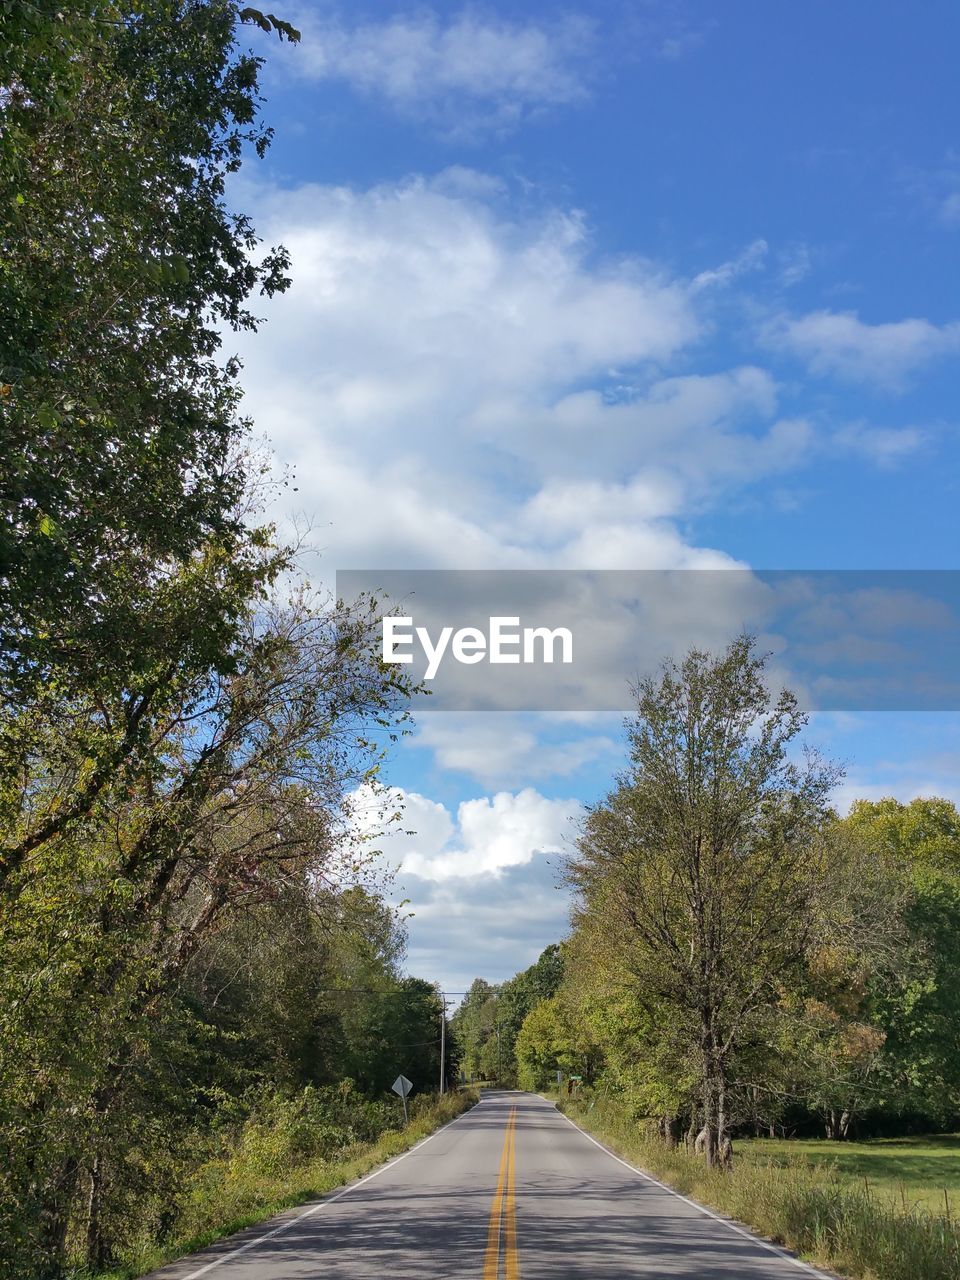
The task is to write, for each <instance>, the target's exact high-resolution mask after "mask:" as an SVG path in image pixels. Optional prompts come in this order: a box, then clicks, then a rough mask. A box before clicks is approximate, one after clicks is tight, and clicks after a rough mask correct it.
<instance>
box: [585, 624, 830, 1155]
mask: <svg viewBox="0 0 960 1280" xmlns="http://www.w3.org/2000/svg"><path fill="white" fill-rule="evenodd" d="M764 665H765V659H764V658H763V657H762V656H760V655H758V653H757V652H756V649H755V645H754V642H753V640H752V639H751V638H749V637H746V636H744V637H740V638H738V639H737V640H735V641H734V642H733V643H732V644H731V645H730V647H729V648H728V649H727V650H726V652H724V653H723V654H721V655H720V656H712V655H710V654H708V653H705V652H702V651H700V650H692V651H691V652H690V653H689V654H688V655H687V656H686V657H685V658H684V659H683V661H682V662H680V663H667V664H665V665H664V667H663V669H662V671H661V673H660V676H659V677H658V678H657V679H648V680H646V681H644V682H643V683H642V684H641V685H640V686H638V688H637V691H636V697H637V713H636V717H635V719H633V720H632V721H631V722H630V724H629V741H630V767H629V768H628V769H627V771H626V772H625V773H624V774H623V775H622V776H621V777H620V778H619V779H618V783H617V786H616V788H615V789H614V790H613V791H612V792H611V793H610V795H609V796H608V797H607V798H606V800H605V801H604V802H603V803H602V804H600V805H598V806H597V807H596V808H594V809H593V810H592V811H591V812H590V813H589V814H588V816H587V818H586V820H585V823H584V827H583V831H582V834H581V837H580V839H579V842H578V850H577V853H576V854H575V855H574V856H573V857H572V858H571V861H570V864H569V877H570V880H571V882H572V884H573V886H574V888H575V890H576V892H577V895H578V896H577V903H576V907H575V914H574V923H575V925H576V927H577V930H578V932H579V933H580V934H581V935H582V936H584V937H585V938H587V939H589V940H590V945H591V950H592V951H593V954H594V955H595V957H596V958H597V960H598V962H599V963H600V964H601V965H602V966H603V967H605V969H606V973H605V978H606V982H607V985H608V990H609V991H610V993H611V994H614V993H620V994H622V995H624V996H626V997H628V1002H629V1003H630V1004H631V1005H632V1006H634V1007H635V1008H636V1010H637V1012H638V1014H640V1015H641V1016H642V1017H643V1018H644V1019H647V1020H649V1021H650V1022H652V1023H653V1024H654V1025H656V1026H657V1027H658V1028H659V1029H660V1032H661V1033H662V1034H661V1036H660V1037H659V1038H661V1039H662V1038H663V1035H666V1036H668V1038H669V1040H670V1042H671V1044H672V1045H673V1046H674V1053H675V1056H676V1057H677V1061H678V1065H679V1064H685V1066H686V1067H687V1069H688V1070H690V1072H691V1075H692V1078H693V1079H695V1080H696V1081H697V1085H696V1097H695V1099H694V1101H695V1105H696V1108H697V1110H698V1111H699V1117H698V1118H699V1121H700V1122H701V1123H702V1132H703V1147H704V1152H705V1155H706V1159H707V1162H708V1163H710V1164H713V1163H715V1162H716V1161H717V1160H718V1158H719V1159H724V1158H725V1153H726V1151H727V1150H728V1147H729V1144H728V1142H727V1141H726V1139H727V1134H728V1127H729V1124H730V1120H731V1114H730V1108H731V1086H732V1085H733V1084H735V1083H736V1081H735V1071H734V1064H735V1062H736V1059H737V1054H738V1051H740V1050H741V1049H742V1048H744V1047H745V1046H747V1045H748V1044H749V1043H750V1041H751V1039H753V1038H754V1037H755V1036H756V1035H757V1034H759V1033H760V1032H759V1029H760V1028H761V1026H762V1023H763V1019H764V1015H765V1014H766V1013H767V1012H768V1011H770V1010H771V1009H773V1008H775V1007H776V1005H777V1003H778V1001H779V999H780V995H781V992H782V990H783V988H784V985H785V984H788V983H789V981H790V980H791V977H792V975H793V974H795V973H796V972H797V971H798V970H799V969H800V967H801V965H802V963H803V959H804V956H805V953H806V949H807V945H808V941H809V939H810V936H811V931H812V929H813V925H814V918H815V902H816V896H817V886H818V882H820V880H821V877H822V870H823V845H822V840H821V829H822V826H823V819H824V817H825V815H826V813H827V812H828V809H827V800H828V795H829V792H830V790H831V787H832V786H833V785H834V783H835V782H836V780H837V777H838V770H836V769H835V768H833V767H831V766H829V765H827V764H824V763H823V762H822V761H821V760H820V759H819V758H818V757H817V756H815V755H814V754H812V753H809V754H807V755H806V757H805V760H804V762H803V763H802V764H798V763H796V761H795V760H794V759H793V758H792V755H791V750H790V749H791V745H792V744H793V743H794V739H796V737H797V735H798V734H799V733H800V732H801V730H802V729H803V727H804V725H805V723H806V717H805V716H804V714H803V713H802V712H801V710H800V709H799V706H798V703H797V699H796V697H795V696H794V695H793V694H792V693H790V692H788V691H783V692H781V693H780V694H779V695H778V696H776V697H774V696H773V695H772V694H771V693H770V692H769V690H768V688H767V684H766V682H765V679H764V676H765V671H764Z"/></svg>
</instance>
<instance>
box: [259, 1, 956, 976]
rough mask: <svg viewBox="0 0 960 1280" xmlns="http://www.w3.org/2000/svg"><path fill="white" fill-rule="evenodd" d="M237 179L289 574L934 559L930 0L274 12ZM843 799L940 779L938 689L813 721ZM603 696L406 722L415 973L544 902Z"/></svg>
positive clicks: (938, 7)
mask: <svg viewBox="0 0 960 1280" xmlns="http://www.w3.org/2000/svg"><path fill="white" fill-rule="evenodd" d="M284 16H289V17H291V18H292V19H293V20H294V21H296V22H297V24H298V25H300V26H301V27H302V29H303V33H304V39H303V42H302V44H301V45H300V46H299V47H297V48H294V49H286V48H282V49H278V48H277V46H276V44H275V43H269V42H267V41H266V40H264V42H263V51H264V52H265V53H266V54H267V56H268V58H269V63H268V70H267V73H266V76H265V89H266V93H267V97H268V103H267V108H266V110H267V115H268V117H269V119H270V121H271V123H273V124H274V125H275V127H276V130H277V136H276V141H275V144H274V146H273V148H272V150H271V152H270V153H269V156H268V159H267V161H266V162H265V163H264V164H262V165H259V166H251V169H250V171H249V172H247V173H245V175H244V177H243V179H242V182H240V183H238V184H237V189H236V192H235V198H236V199H237V202H238V204H240V205H241V206H242V207H244V208H245V209H248V210H250V211H251V212H252V213H253V214H254V215H255V218H256V221H257V224H258V227H259V229H260V230H261V232H262V233H263V234H264V236H265V237H266V238H267V239H268V240H270V241H276V240H278V239H280V240H283V242H284V243H286V244H287V245H288V247H289V248H290V249H291V252H292V254H293V276H294V286H293V289H292V290H291V291H290V293H289V294H288V295H287V296H286V297H284V298H281V299H278V300H276V301H275V302H273V303H270V304H264V307H263V312H264V315H265V316H266V319H267V324H266V325H265V326H264V328H263V329H262V331H261V333H260V334H259V335H258V336H257V337H256V338H255V339H254V340H253V341H251V342H247V341H244V344H243V347H242V354H243V356H244V358H245V361H246V373H245V377H244V381H245V386H246V389H247V405H248V408H249V410H250V412H251V413H252V415H253V416H254V418H255V421H256V423H257V428H258V430H259V431H260V432H262V433H265V434H266V435H268V436H269V437H270V439H271V441H272V443H273V447H274V450H275V452H276V455H277V457H278V459H279V460H280V461H282V462H284V463H288V464H292V465H293V466H294V467H295V470H296V474H297V483H298V492H297V495H296V497H295V499H293V501H295V502H296V503H297V504H298V506H297V507H296V509H295V508H294V507H293V506H291V505H290V502H291V499H290V498H289V497H287V498H286V499H285V503H286V504H287V505H285V506H283V507H282V508H280V509H278V513H277V514H278V517H279V518H280V519H281V521H283V522H286V521H287V520H291V521H292V520H294V519H296V520H299V521H301V522H303V521H306V522H308V523H309V524H310V525H311V527H312V534H311V541H312V543H313V545H315V546H316V547H317V548H318V554H317V556H316V558H315V560H314V563H313V565H312V568H313V571H314V572H315V574H316V575H317V577H318V578H319V579H320V580H325V581H328V580H329V579H330V577H332V572H333V570H335V569H341V568H376V567H391V568H412V567H438V568H439V567H443V568H540V567H549V568H631V569H637V568H652V567H656V568H685V567H712V566H717V567H722V566H724V565H727V564H730V563H732V562H738V563H741V564H744V565H749V566H753V567H759V568H794V567H807V568H815V567H824V568H839V567H849V568H940V567H943V568H952V567H954V566H955V562H956V545H957V537H956V523H957V522H956V510H957V499H958V484H957V467H956V461H957V453H958V447H957V440H958V411H957V396H956V391H957V387H958V359H960V304H958V303H957V260H958V259H957V255H958V249H960V133H958V129H957V110H956V108H957V98H958V94H957V88H956V58H955V54H956V48H957V37H958V35H960V11H958V10H957V7H956V5H955V3H941V2H938V0H928V2H927V3H925V4H924V5H922V6H907V5H906V4H903V3H896V4H895V3H883V2H879V3H877V2H875V3H872V4H870V5H866V4H864V3H862V0H857V3H852V2H847V3H843V2H839V3H838V2H837V0H832V2H831V3H829V4H828V3H807V4H792V5H787V4H770V3H769V2H768V0H738V2H735V3H727V4H720V3H661V2H659V0H643V2H641V0H635V2H634V3H630V4H627V3H623V4H618V3H606V4H596V3H594V4H584V5H580V6H577V5H570V6H564V7H560V6H557V5H535V4H517V3H513V4H511V5H510V6H509V7H507V6H503V5H499V6H498V5H493V4H487V5H483V6H467V7H461V6H459V5H456V4H444V5H438V6H435V7H431V6H430V5H410V6H404V5H393V4H387V3H382V4H377V5H362V4H361V5H357V4H351V5H350V6H346V5H344V6H342V7H338V6H336V5H327V4H301V5H299V6H297V7H296V8H295V11H293V12H290V13H289V14H288V12H287V10H286V9H285V10H284ZM810 737H811V740H814V741H816V742H818V743H819V744H820V745H822V746H824V747H825V748H826V749H827V750H828V751H830V752H832V753H833V754H835V755H837V756H838V757H840V758H842V759H844V760H845V761H847V762H848V765H849V774H848V779H847V782H846V783H845V784H844V788H843V790H842V791H841V792H840V793H839V794H838V802H839V803H847V802H848V801H849V799H851V798H852V797H853V796H855V795H880V794H896V795H899V796H901V797H902V798H904V799H907V798H909V797H910V796H911V795H913V794H916V793H918V792H920V791H925V792H927V793H929V792H932V791H936V792H938V793H940V794H948V795H951V796H954V797H956V796H957V794H958V792H960V788H958V787H957V785H956V782H955V777H956V766H957V763H958V762H960V728H958V722H957V717H956V716H948V715H942V716H931V715H927V716H919V715H914V716H908V715H899V716H894V715H893V714H892V713H885V714H877V715H874V716H872V717H869V716H864V715H859V716H839V715H834V716H829V717H827V716H821V717H818V718H817V720H816V721H815V723H814V725H813V726H812V730H811V735H810ZM620 753H621V732H620V727H619V725H618V724H617V722H616V719H614V720H613V721H611V720H609V719H607V720H602V719H600V718H593V719H591V718H586V717H585V718H581V719H571V718H566V719H562V718H558V717H553V718H551V717H544V716H540V717H533V716H527V717H522V716H519V715H513V716H487V717H486V718H484V717H479V718H476V717H475V718H473V719H472V720H471V719H470V718H465V717H459V718H457V717H454V716H453V715H452V714H447V715H446V716H443V715H433V716H429V715H428V716H425V717H423V718H421V721H420V724H419V725H418V729H417V731H416V734H415V736H414V737H413V739H412V740H411V741H410V743H409V744H408V745H407V746H406V747H404V748H403V749H401V750H400V751H398V753H397V754H396V757H395V759H394V760H393V761H392V762H391V766H390V771H389V775H388V777H387V781H388V782H389V783H390V784H391V785H393V786H395V787H397V788H398V790H399V791H400V792H402V793H403V797H404V798H405V799H406V802H407V815H408V820H407V822H406V823H405V826H406V827H408V828H414V827H415V828H416V829H417V834H416V835H415V836H399V835H398V836H395V837H394V838H393V839H392V842H391V843H390V845H389V853H390V856H391V857H392V859H393V861H394V862H396V863H400V864H402V867H403V870H402V871H401V874H400V882H401V883H402V885H403V886H404V889H405V892H406V894H407V895H408V896H409V897H410V898H411V900H412V907H413V909H414V910H415V912H416V914H415V915H414V917H413V918H412V920H411V922H410V958H409V962H410V968H411V969H412V970H413V971H414V972H417V973H419V974H422V975H423V976H426V977H428V978H435V979H439V980H441V981H442V982H444V984H445V985H446V986H448V987H449V988H451V989H461V988H462V987H463V986H464V985H465V983H466V982H467V981H469V979H470V978H471V977H473V976H475V975H476V974H482V975H483V976H486V977H488V978H490V979H493V980H496V979H500V978H503V977H506V976H509V975H510V974H511V973H512V972H513V971H514V970H515V969H517V968H518V967H521V966H523V965H525V964H527V963H529V962H530V961H531V960H532V959H533V958H534V957H535V955H536V954H537V952H538V951H539V950H540V949H541V948H542V947H543V946H544V945H546V943H548V942H550V941H553V940H555V938H556V937H557V936H558V935H559V934H560V933H561V932H562V930H563V927H564V918H565V912H566V903H565V899H564V896H563V894H562V893H561V892H559V891H558V890H556V889H554V888H553V883H554V880H555V879H556V873H555V869H554V864H556V863H557V859H558V855H557V853H556V850H558V849H559V848H561V847H562V846H563V843H564V841H565V840H566V839H568V838H569V832H570V830H571V819H573V820H575V818H576V814H577V812H578V806H579V805H581V804H583V803H589V802H590V801H592V800H594V799H596V798H598V797H599V796H600V795H601V794H602V793H603V791H604V789H605V787H606V786H607V784H608V783H609V781H610V779H611V777H612V775H613V773H614V771H615V770H616V768H617V767H618V765H619V763H620V759H621V755H620Z"/></svg>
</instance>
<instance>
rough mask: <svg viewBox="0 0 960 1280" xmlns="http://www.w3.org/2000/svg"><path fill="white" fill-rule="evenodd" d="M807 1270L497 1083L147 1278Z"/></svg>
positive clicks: (790, 1277) (702, 1276) (772, 1276)
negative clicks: (340, 1176) (316, 1192)
mask: <svg viewBox="0 0 960 1280" xmlns="http://www.w3.org/2000/svg"><path fill="white" fill-rule="evenodd" d="M822 1274H823V1273H820V1272H817V1271H814V1270H813V1269H812V1268H811V1267H808V1266H806V1265H805V1264H803V1263H801V1262H798V1261H797V1260H796V1259H795V1258H793V1257H792V1256H791V1255H788V1254H786V1253H784V1252H783V1251H781V1250H777V1249H775V1248H774V1247H773V1246H771V1245H767V1244H765V1243H764V1242H762V1241H760V1240H757V1239H756V1238H755V1237H753V1236H750V1235H749V1234H748V1233H746V1232H744V1231H742V1230H740V1229H738V1228H736V1227H735V1226H734V1225H733V1224H731V1223H728V1222H726V1221H725V1220H722V1219H719V1218H717V1217H715V1216H713V1215H711V1214H709V1213H708V1212H707V1211H706V1210H703V1209H701V1208H700V1207H699V1206H697V1205H694V1204H693V1203H691V1202H690V1201H688V1200H685V1199H683V1197H681V1196H678V1195H676V1194H675V1193H673V1192H671V1191H669V1190H668V1189H667V1188H666V1187H663V1186H661V1185H660V1184H659V1183H657V1182H655V1181H653V1180H652V1179H649V1178H646V1177H645V1176H644V1175H643V1174H641V1173H639V1172H638V1171H637V1170H635V1169H632V1168H631V1167H630V1166H629V1165H626V1164H625V1163H624V1162H623V1161H621V1160H618V1159H617V1157H615V1156H613V1155H611V1154H610V1152H608V1151H606V1150H605V1149H604V1148H603V1147H601V1146H600V1145H599V1144H597V1143H595V1142H594V1141H593V1140H592V1139H591V1138H589V1137H588V1136H587V1135H586V1134H584V1133H582V1132H581V1131H580V1130H579V1129H578V1128H576V1126H575V1125H573V1124H571V1122H570V1121H568V1120H567V1119H565V1118H564V1117H563V1116H562V1115H560V1114H559V1113H558V1112H557V1111H556V1109H555V1108H554V1107H553V1106H551V1105H550V1104H549V1103H547V1102H545V1101H544V1100H543V1099H542V1098H538V1097H536V1096H535V1095H533V1094H529V1093H516V1092H510V1091H502V1092H497V1093H491V1094H488V1095H487V1096H485V1097H484V1099H483V1101H482V1102H480V1103H479V1104H478V1105H477V1106H476V1107H474V1108H473V1109H472V1110H471V1111H469V1112H467V1113H466V1114H465V1115H463V1116H460V1117H459V1118H458V1119H457V1120H455V1121H454V1122H453V1123H452V1124H450V1125H447V1126H446V1128H444V1129H441V1130H439V1131H438V1132H437V1133H435V1134H434V1135H432V1136H431V1137H430V1138H427V1139H426V1140H425V1141H424V1142H422V1143H420V1144H419V1145H418V1146H417V1147H414V1148H413V1149H412V1150H411V1151H409V1152H407V1153H406V1154H405V1155H402V1156H400V1157H398V1158H397V1159H396V1160H394V1161H392V1162H391V1163H389V1164H387V1165H385V1166H383V1167H382V1168H381V1169H379V1170H377V1171H375V1172H374V1173H373V1174H371V1175H369V1176H368V1177H367V1178H365V1179H362V1180H361V1181H360V1182H357V1183H354V1184H353V1185H352V1186H349V1187H346V1188H344V1189H342V1190H340V1191H337V1192H333V1193H331V1194H330V1195H329V1196H327V1197H325V1199H324V1200H322V1201H319V1202H317V1203H316V1204H313V1205H309V1206H306V1207H304V1206H301V1207H299V1208H297V1209H293V1210H291V1211H289V1212H288V1213H287V1214H284V1215H282V1216H281V1217H279V1218H274V1219H272V1220H271V1221H270V1222H268V1223H261V1224H260V1225H259V1226H257V1227H253V1228H250V1229H249V1230H248V1231H245V1232H242V1233H240V1234H239V1235H237V1236H232V1237H231V1238H230V1239H229V1240H227V1241H222V1242H221V1243H220V1244H218V1245H216V1246H214V1247H213V1248H211V1249H207V1250H205V1251H204V1252H203V1253H199V1254H194V1255H192V1256H191V1257H190V1258H184V1259H181V1260H180V1261H179V1262H177V1263H174V1264H172V1265H171V1266H168V1267H164V1268H162V1269H161V1270H160V1271H155V1272H153V1273H152V1275H151V1277H150V1280H200V1278H201V1277H209V1280H307V1278H308V1277H309V1278H310V1280H361V1278H362V1280H374V1278H377V1280H380V1278H382V1280H407V1278H409V1280H449V1278H450V1277H456V1278H457V1280H520V1277H523V1280H548V1277H549V1280H581V1278H582V1280H598V1278H599V1277H609V1278H610V1280H614V1278H616V1280H620V1278H621V1277H622V1278H624V1280H627V1278H628V1277H647V1278H648V1280H649V1278H650V1277H661V1276H670V1277H684V1278H685V1280H721V1278H722V1280H734V1277H737V1278H739V1277H744V1278H752V1280H761V1278H762V1280H798V1278H799V1277H802V1276H808V1277H809V1276H816V1275H822Z"/></svg>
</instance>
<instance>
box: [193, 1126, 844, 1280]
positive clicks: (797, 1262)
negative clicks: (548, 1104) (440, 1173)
mask: <svg viewBox="0 0 960 1280" xmlns="http://www.w3.org/2000/svg"><path fill="white" fill-rule="evenodd" d="M554 1105H556V1104H554ZM556 1112H557V1115H558V1116H563V1118H564V1120H566V1122H567V1124H570V1125H573V1127H574V1129H576V1131H577V1133H579V1134H582V1135H583V1137H585V1138H586V1140H587V1141H588V1142H592V1143H593V1145H594V1146H595V1147H599V1148H600V1150H601V1151H603V1152H605V1153H606V1154H607V1155H608V1156H609V1157H610V1159H611V1160H616V1162H617V1164H622V1165H623V1167H624V1168H625V1169H629V1170H630V1172H631V1173H635V1174H637V1175H638V1176H639V1177H641V1178H643V1179H645V1180H646V1181H647V1182H652V1183H653V1184H654V1186H657V1187H660V1188H661V1190H663V1191H669V1193H670V1195H672V1196H676V1198H677V1199H678V1200H682V1201H683V1203H684V1204H688V1205H690V1207H691V1208H692V1209H696V1210H698V1211H699V1212H700V1213H702V1214H704V1215H705V1216H706V1217H708V1218H712V1219H713V1220H714V1222H720V1223H722V1224H723V1226H725V1227H729V1228H730V1230H731V1231H735V1232H736V1233H737V1235H738V1236H743V1238H744V1239H745V1240H749V1241H750V1243H751V1244H758V1245H760V1246H761V1248H763V1249H769V1250H770V1252H771V1253H775V1254H776V1255H777V1257H778V1258H783V1259H784V1261H785V1262H792V1263H793V1265H794V1266H795V1267H799V1268H800V1270H801V1271H806V1272H807V1273H808V1275H812V1276H818V1277H819V1278H820V1280H836V1277H834V1276H831V1275H828V1274H827V1272H826V1271H818V1270H817V1269H816V1267H812V1266H811V1265H810V1263H809V1262H804V1261H803V1259H802V1258H798V1257H797V1256H796V1255H795V1254H792V1253H787V1251H786V1249H781V1248H780V1247H779V1245H775V1244H774V1243H773V1242H772V1241H770V1240H764V1239H763V1237H762V1236H758V1235H754V1233H753V1232H752V1231H747V1230H745V1229H744V1228H743V1227H738V1226H737V1224H736V1223H735V1222H731V1221H730V1219H729V1218H725V1217H724V1216H723V1215H722V1214H720V1213H714V1211H713V1210H712V1209H708V1208H707V1207H706V1206H705V1205H702V1204H699V1203H698V1202H697V1201H696V1200H691V1199H689V1198H688V1197H687V1196H684V1195H681V1194H680V1192H679V1191H675V1190H674V1188H673V1187H671V1186H668V1185H667V1183H665V1182H661V1181H660V1179H659V1178H655V1177H654V1176H653V1174H652V1173H645V1172H644V1171H643V1169H638V1168H637V1167H636V1165H633V1164H630V1163H629V1161H627V1160H622V1159H621V1158H620V1156H618V1155H616V1154H614V1152H612V1151H611V1150H610V1148H609V1147H605V1146H604V1145H603V1143H602V1142H598V1141H597V1139H596V1138H595V1137H593V1135H592V1134H589V1133H587V1131H586V1129H581V1128H580V1126H579V1125H578V1124H577V1122H576V1120H571V1119H570V1117H569V1116H568V1115H567V1114H566V1113H565V1112H563V1111H561V1110H560V1108H559V1107H556ZM186 1280H193V1277H192V1276H187V1277H186Z"/></svg>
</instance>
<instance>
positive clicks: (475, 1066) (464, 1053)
mask: <svg viewBox="0 0 960 1280" xmlns="http://www.w3.org/2000/svg"><path fill="white" fill-rule="evenodd" d="M496 1007H497V1006H496V990H495V988H494V987H492V986H491V985H490V983H489V982H486V981H484V979H483V978H474V980H473V982H472V983H471V984H470V990H469V991H468V992H467V994H466V996H465V997H464V999H463V1001H462V1002H461V1004H460V1006H459V1008H458V1009H457V1010H456V1012H455V1013H454V1015H453V1017H452V1018H451V1019H450V1029H451V1032H452V1034H453V1037H454V1039H455V1041H456V1044H457V1048H458V1052H459V1055H460V1061H461V1064H462V1066H463V1069H464V1071H465V1072H466V1073H467V1075H468V1076H470V1077H474V1076H483V1077H488V1076H489V1077H490V1078H495V1077H496V1075H497V1067H498V1054H497V1044H496V1039H497V1031H496V1026H497V1013H496ZM488 1045H489V1046H490V1048H489V1049H487V1046H488ZM485 1049H486V1050H487V1051H486V1054H485V1053H484V1050H485Z"/></svg>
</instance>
